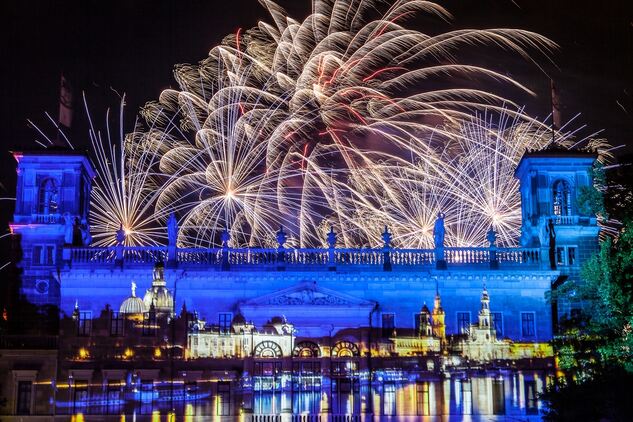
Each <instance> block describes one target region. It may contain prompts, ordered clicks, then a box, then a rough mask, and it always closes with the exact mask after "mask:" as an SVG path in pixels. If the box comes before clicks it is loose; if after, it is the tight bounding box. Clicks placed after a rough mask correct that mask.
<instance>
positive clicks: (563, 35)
mask: <svg viewBox="0 0 633 422" xmlns="http://www.w3.org/2000/svg"><path fill="white" fill-rule="evenodd" d="M281 3H282V4H284V5H285V6H286V7H287V8H288V9H289V11H290V12H291V14H293V15H294V16H296V17H298V18H303V17H304V16H305V14H306V13H308V11H309V10H310V0H292V1H290V0H289V1H282V2H281ZM440 3H441V4H443V5H445V6H446V7H447V8H448V9H449V10H450V11H451V12H452V13H453V15H454V17H455V19H454V21H453V23H452V24H451V25H439V26H437V27H434V28H432V29H431V30H430V31H428V32H439V31H446V30H450V29H455V28H472V27H476V28H486V27H517V28H522V29H527V30H532V31H536V32H539V33H541V34H543V35H546V36H548V37H550V38H551V39H552V40H554V41H555V42H557V43H558V44H559V45H560V46H561V48H560V50H559V51H558V52H557V53H556V54H555V57H554V60H555V62H556V64H557V66H558V68H559V69H556V68H555V67H553V66H546V67H547V71H548V73H549V74H550V76H551V77H552V78H554V79H555V80H556V83H557V85H558V87H559V90H560V93H561V101H562V103H563V109H562V112H563V119H568V118H570V117H571V116H573V115H575V114H576V113H582V116H581V117H580V118H579V120H578V124H579V125H580V124H587V125H588V128H587V129H586V131H585V133H587V134H588V133H590V132H591V131H594V130H599V129H604V130H605V131H604V135H605V136H606V137H607V138H608V139H609V140H610V142H611V143H612V144H615V145H619V144H633V140H632V134H633V1H631V0H604V1H602V2H595V1H584V0H575V1H573V0H514V1H512V0H452V1H447V2H440ZM261 18H267V16H266V15H265V11H264V9H263V8H262V7H261V6H259V4H258V3H257V1H256V0H229V1H224V0H206V1H201V0H197V1H192V0H178V1H169V2H167V1H165V2H161V1H157V0H121V1H107V0H104V1H94V0H55V1H53V0H2V1H1V2H0V31H1V37H0V47H1V48H0V58H1V62H0V63H1V64H2V65H1V70H0V72H2V81H3V84H2V87H1V88H0V98H1V101H0V116H1V119H2V120H1V124H0V140H1V142H2V145H3V148H1V150H2V151H0V182H1V183H2V184H3V186H0V197H1V196H12V195H14V193H13V192H14V183H15V177H14V173H15V171H14V169H15V162H14V161H13V159H12V157H11V156H10V154H9V153H8V150H9V149H12V148H17V149H20V148H31V147H34V146H36V144H35V143H34V139H36V138H38V135H37V133H36V132H35V131H34V130H33V129H31V128H29V127H28V125H27V122H26V119H27V118H31V119H32V120H33V121H35V122H36V123H37V124H38V125H40V126H41V127H42V128H45V129H47V130H48V133H54V131H53V130H52V126H51V125H50V124H47V120H46V118H45V117H44V112H45V111H48V112H50V113H51V114H52V115H56V114H57V101H58V95H59V78H60V73H61V72H62V71H63V72H64V73H65V74H67V75H68V77H69V79H70V80H71V83H72V84H73V86H74V88H75V94H76V97H77V96H78V95H77V94H78V93H79V92H81V90H85V91H86V92H87V93H88V96H89V101H90V104H91V106H92V107H93V109H94V114H95V115H96V116H98V117H101V116H103V115H104V114H103V110H104V108H105V107H107V106H108V105H110V106H116V103H117V96H116V94H115V93H114V91H112V90H111V89H110V88H112V89H114V90H116V91H117V92H119V93H124V92H125V93H127V99H128V101H127V103H128V115H129V116H132V115H133V114H134V111H135V110H136V109H138V107H139V106H140V105H142V104H143V103H145V102H146V101H149V100H152V99H155V98H157V96H158V94H159V93H160V91H161V90H162V89H163V88H166V87H168V86H170V85H171V86H174V85H175V83H174V80H173V78H172V75H171V69H172V66H173V65H174V64H175V63H183V62H197V61H199V60H201V59H203V58H204V57H205V56H206V54H207V52H208V51H209V49H210V48H211V47H212V46H213V45H215V44H217V43H218V42H219V41H220V40H221V38H222V37H223V36H224V35H226V34H228V33H230V32H235V31H236V30H237V28H239V27H242V28H248V27H251V26H253V25H254V24H255V22H256V21H257V20H258V19H261ZM508 57H509V55H507V54H503V55H499V54H498V51H497V53H496V54H495V53H491V54H490V55H483V56H481V57H478V61H480V62H481V63H486V64H489V65H491V66H493V67H494V68H495V69H496V70H500V71H502V72H503V73H507V74H510V75H512V76H514V77H517V78H519V79H520V80H521V82H523V83H525V84H526V85H528V86H529V87H530V88H532V89H533V90H535V91H536V92H537V93H538V94H539V96H538V97H537V98H536V99H529V100H528V101H526V103H527V106H528V111H529V112H530V113H531V114H532V115H535V116H540V117H545V116H546V115H547V114H548V113H549V109H548V105H549V101H550V100H549V79H548V76H546V75H544V74H543V73H540V72H539V71H538V69H536V68H535V67H534V66H532V65H529V64H528V63H526V62H524V61H520V60H514V59H509V58H508ZM75 121H76V122H77V127H76V129H75V133H74V137H75V142H76V143H77V144H81V143H82V142H84V141H85V139H86V132H85V123H84V122H85V118H84V117H83V116H82V115H76V116H75ZM0 205H1V206H2V212H1V214H2V215H0V223H2V226H3V227H5V224H4V221H7V219H8V218H9V216H10V214H11V212H12V204H11V203H8V202H0ZM1 264H2V263H0V265H1Z"/></svg>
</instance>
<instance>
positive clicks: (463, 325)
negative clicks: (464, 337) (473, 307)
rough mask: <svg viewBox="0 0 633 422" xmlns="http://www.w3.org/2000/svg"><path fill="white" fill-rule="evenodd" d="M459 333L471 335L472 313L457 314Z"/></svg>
mask: <svg viewBox="0 0 633 422" xmlns="http://www.w3.org/2000/svg"><path fill="white" fill-rule="evenodd" d="M457 332H458V333H459V334H468V333H470V312H457Z"/></svg>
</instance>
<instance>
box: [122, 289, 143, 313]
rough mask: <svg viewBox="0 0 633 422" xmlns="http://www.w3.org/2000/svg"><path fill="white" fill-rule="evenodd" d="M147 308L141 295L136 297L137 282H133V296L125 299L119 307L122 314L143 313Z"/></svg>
mask: <svg viewBox="0 0 633 422" xmlns="http://www.w3.org/2000/svg"><path fill="white" fill-rule="evenodd" d="M146 309H147V308H146V307H145V304H144V303H143V300H141V298H140V297H136V284H135V283H134V282H132V296H130V297H128V298H127V299H125V300H124V301H123V302H122V303H121V306H120V307H119V312H120V313H122V314H142V313H144V312H145V310H146Z"/></svg>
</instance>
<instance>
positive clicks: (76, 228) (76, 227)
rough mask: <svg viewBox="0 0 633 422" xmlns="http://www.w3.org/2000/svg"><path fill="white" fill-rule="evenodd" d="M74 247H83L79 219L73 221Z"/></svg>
mask: <svg viewBox="0 0 633 422" xmlns="http://www.w3.org/2000/svg"><path fill="white" fill-rule="evenodd" d="M73 246H83V233H82V232H81V223H80V222H79V217H75V218H74V219H73Z"/></svg>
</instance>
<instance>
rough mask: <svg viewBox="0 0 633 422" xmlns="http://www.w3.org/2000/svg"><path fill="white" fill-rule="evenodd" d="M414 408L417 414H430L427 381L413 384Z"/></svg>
mask: <svg viewBox="0 0 633 422" xmlns="http://www.w3.org/2000/svg"><path fill="white" fill-rule="evenodd" d="M415 398H416V409H417V412H418V415H430V414H431V409H430V407H431V402H430V401H429V383H428V382H426V381H425V382H418V383H417V384H416V385H415Z"/></svg>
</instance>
